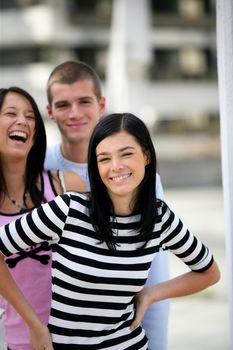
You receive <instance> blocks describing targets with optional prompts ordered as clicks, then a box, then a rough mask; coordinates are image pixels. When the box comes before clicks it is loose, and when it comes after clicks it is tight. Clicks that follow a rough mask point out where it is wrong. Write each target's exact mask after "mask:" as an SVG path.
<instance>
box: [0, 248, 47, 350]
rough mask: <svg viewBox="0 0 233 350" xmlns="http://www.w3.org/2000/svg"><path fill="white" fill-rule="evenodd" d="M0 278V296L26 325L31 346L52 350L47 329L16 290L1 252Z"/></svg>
mask: <svg viewBox="0 0 233 350" xmlns="http://www.w3.org/2000/svg"><path fill="white" fill-rule="evenodd" d="M0 276H1V278H0V294H1V295H2V296H3V297H4V298H5V299H6V300H7V301H8V302H9V303H10V304H11V305H12V306H13V307H14V308H15V310H16V311H17V312H18V314H19V315H20V316H21V317H22V318H23V320H24V321H25V323H26V324H27V325H28V328H29V332H30V335H31V344H32V345H33V346H34V347H35V349H36V348H37V347H38V346H39V347H41V348H46V349H48V350H52V349H53V347H52V342H51V337H50V335H49V331H48V328H47V327H46V326H45V325H43V324H42V323H41V321H40V319H39V318H38V316H37V314H36V313H35V311H34V310H33V308H32V307H31V305H30V304H29V302H28V301H27V300H26V298H25V297H24V295H23V294H22V292H21V291H20V289H19V288H18V286H17V284H16V283H15V281H14V279H13V278H12V276H11V274H10V272H9V270H8V268H7V265H6V263H5V261H4V255H3V254H2V253H1V252H0Z"/></svg>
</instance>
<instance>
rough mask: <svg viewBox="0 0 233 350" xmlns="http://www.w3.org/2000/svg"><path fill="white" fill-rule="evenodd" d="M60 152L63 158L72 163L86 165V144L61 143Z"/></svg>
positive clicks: (85, 142)
mask: <svg viewBox="0 0 233 350" xmlns="http://www.w3.org/2000/svg"><path fill="white" fill-rule="evenodd" d="M61 152H62V155H63V157H64V158H66V159H68V160H70V161H71V162H74V163H87V152H88V142H87V141H83V142H80V143H69V142H64V141H62V143H61Z"/></svg>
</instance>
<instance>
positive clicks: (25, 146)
mask: <svg viewBox="0 0 233 350" xmlns="http://www.w3.org/2000/svg"><path fill="white" fill-rule="evenodd" d="M34 134H35V115H34V112H33V109H32V106H31V104H30V102H29V101H28V100H27V98H26V97H24V96H22V95H20V94H18V93H15V92H9V93H7V95H6V96H5V98H4V101H3V104H2V107H1V110H0V153H1V158H2V159H3V158H4V156H9V155H11V157H14V158H16V157H24V158H25V159H26V157H27V155H28V153H29V151H30V149H31V147H32V146H33V143H34Z"/></svg>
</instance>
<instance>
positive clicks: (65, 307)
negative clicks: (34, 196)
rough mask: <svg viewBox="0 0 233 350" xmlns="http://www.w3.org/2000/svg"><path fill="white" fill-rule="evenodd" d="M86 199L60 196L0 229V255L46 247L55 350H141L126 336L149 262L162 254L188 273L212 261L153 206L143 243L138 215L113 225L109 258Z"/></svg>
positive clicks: (142, 342)
mask: <svg viewBox="0 0 233 350" xmlns="http://www.w3.org/2000/svg"><path fill="white" fill-rule="evenodd" d="M88 207H89V204H88V197H87V196H86V195H85V194H78V193H67V194H65V195H62V196H58V197H56V198H55V199H54V200H53V201H51V202H49V203H46V204H44V205H43V206H41V207H40V208H38V209H35V210H33V211H32V212H31V213H29V214H28V215H26V216H24V217H23V218H21V219H19V220H17V221H15V222H11V223H10V224H8V225H6V226H3V227H1V228H0V250H1V251H2V252H3V253H4V254H5V255H6V256H9V255H10V254H12V253H15V252H17V251H20V250H23V249H25V248H27V247H30V246H32V245H34V244H35V243H39V242H41V241H44V240H52V243H53V253H52V261H53V262H52V292H53V296H52V307H51V315H50V319H49V329H50V331H51V334H52V340H53V346H54V349H55V350H60V349H62V350H65V349H69V350H72V349H75V350H76V349H79V350H84V349H85V350H92V349H101V350H102V349H109V350H110V349H111V350H123V349H133V350H137V349H138V350H139V349H140V350H142V349H147V346H148V344H147V338H146V335H145V332H144V330H143V329H142V328H141V327H138V328H136V329H135V330H133V331H131V330H130V328H129V326H130V324H131V323H132V320H133V318H134V313H135V309H134V296H135V294H136V293H138V292H139V291H140V290H141V289H142V288H143V286H144V284H145V282H146V279H147V276H148V272H149V269H150V265H151V262H152V260H153V258H154V256H155V254H157V253H158V252H159V251H160V250H161V249H169V250H170V251H171V252H172V253H173V254H175V255H177V257H179V258H180V259H182V260H183V261H184V263H185V264H187V265H188V266H189V268H190V269H192V270H194V271H199V272H202V271H204V270H206V269H207V268H209V267H210V265H211V264H212V262H213V257H212V254H211V253H210V251H209V249H208V248H207V247H205V246H204V244H203V243H202V242H201V241H200V240H199V239H197V238H196V237H195V236H194V235H193V234H192V233H191V232H190V231H189V230H188V229H187V228H186V227H185V226H184V225H183V223H182V222H181V220H180V219H179V218H178V217H177V216H176V215H175V214H174V213H173V212H172V211H171V210H170V209H169V208H168V206H167V205H166V204H165V203H164V202H162V201H158V214H159V215H158V220H157V222H156V224H155V227H154V232H153V235H152V237H151V239H150V240H149V242H148V243H147V244H146V245H145V246H143V244H142V243H143V242H140V240H138V239H137V237H136V236H137V235H138V232H137V231H136V230H135V227H136V223H137V221H138V220H139V215H132V216H128V217H117V218H116V223H115V228H114V229H115V234H116V240H117V248H116V250H110V249H108V247H107V245H106V243H105V242H102V243H100V241H99V240H98V239H97V237H96V236H97V235H96V232H95V231H94V229H93V226H92V224H91V222H90V217H89V214H88Z"/></svg>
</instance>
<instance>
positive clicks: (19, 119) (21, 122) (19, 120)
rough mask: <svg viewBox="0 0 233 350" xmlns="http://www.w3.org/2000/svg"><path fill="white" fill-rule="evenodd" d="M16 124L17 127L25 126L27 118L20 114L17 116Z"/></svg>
mask: <svg viewBox="0 0 233 350" xmlns="http://www.w3.org/2000/svg"><path fill="white" fill-rule="evenodd" d="M16 124H18V125H26V124H27V118H26V117H25V116H24V114H22V113H20V114H18V115H17V120H16Z"/></svg>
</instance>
